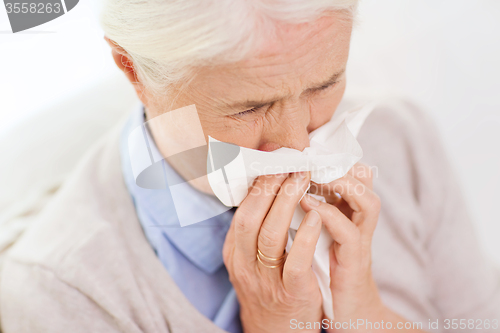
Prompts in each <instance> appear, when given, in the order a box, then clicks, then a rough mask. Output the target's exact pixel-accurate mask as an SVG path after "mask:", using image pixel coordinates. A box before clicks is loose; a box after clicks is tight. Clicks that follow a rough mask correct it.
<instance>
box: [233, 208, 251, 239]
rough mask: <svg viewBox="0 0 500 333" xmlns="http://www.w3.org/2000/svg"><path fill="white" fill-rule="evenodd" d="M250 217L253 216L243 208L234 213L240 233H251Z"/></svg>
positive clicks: (235, 222)
mask: <svg viewBox="0 0 500 333" xmlns="http://www.w3.org/2000/svg"><path fill="white" fill-rule="evenodd" d="M249 216H251V215H250V214H248V212H247V211H246V210H245V209H244V208H243V207H240V208H238V209H237V210H236V212H235V213H234V216H233V221H234V224H235V227H236V228H237V229H238V230H239V232H242V233H247V232H249V231H250V227H249V225H248V221H249Z"/></svg>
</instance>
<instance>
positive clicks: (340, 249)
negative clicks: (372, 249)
mask: <svg viewBox="0 0 500 333" xmlns="http://www.w3.org/2000/svg"><path fill="white" fill-rule="evenodd" d="M300 204H301V206H302V209H304V211H306V212H309V211H311V210H315V211H316V212H318V214H319V215H320V216H321V221H323V225H324V226H325V228H326V230H327V231H328V233H329V234H330V235H331V236H332V238H333V240H334V241H335V243H336V244H335V248H336V250H335V251H336V252H335V257H336V259H337V261H338V263H339V264H341V265H342V266H344V267H347V266H349V265H350V264H355V263H356V262H358V260H359V258H360V255H361V246H360V237H361V233H360V230H359V229H358V228H357V227H356V225H355V224H354V223H352V222H351V220H349V219H348V218H347V217H346V216H345V215H344V214H342V212H341V211H340V210H339V209H338V208H337V207H335V206H332V205H330V204H328V203H324V202H321V201H318V200H316V199H315V198H313V197H312V196H310V195H307V194H306V195H305V196H304V199H302V200H301V202H300Z"/></svg>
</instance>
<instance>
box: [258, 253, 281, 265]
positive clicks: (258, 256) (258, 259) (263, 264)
mask: <svg viewBox="0 0 500 333" xmlns="http://www.w3.org/2000/svg"><path fill="white" fill-rule="evenodd" d="M257 260H258V261H259V262H260V263H261V264H262V265H264V267H267V268H276V267H280V266H281V265H283V263H284V262H285V261H284V260H283V261H282V262H281V263H280V264H279V265H272V266H270V265H266V264H264V263H263V262H262V260H261V259H260V256H259V255H258V254H257Z"/></svg>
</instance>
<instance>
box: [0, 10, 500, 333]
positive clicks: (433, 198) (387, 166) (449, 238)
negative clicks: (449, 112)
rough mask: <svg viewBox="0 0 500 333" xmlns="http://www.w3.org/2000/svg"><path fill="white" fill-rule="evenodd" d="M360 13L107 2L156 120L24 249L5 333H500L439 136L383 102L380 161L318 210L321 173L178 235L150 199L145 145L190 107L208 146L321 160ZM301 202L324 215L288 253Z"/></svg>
mask: <svg viewBox="0 0 500 333" xmlns="http://www.w3.org/2000/svg"><path fill="white" fill-rule="evenodd" d="M356 5H357V1H355V0H329V1H324V0H295V1H243V0H231V1H229V0H228V1H217V2H215V1H196V0H183V1H169V0H163V1H151V0H145V1H117V0H106V2H105V5H104V7H103V12H102V16H101V22H102V26H103V28H104V31H105V34H106V40H107V41H108V43H109V45H110V46H111V48H112V55H113V58H114V60H115V62H116V64H117V66H118V67H119V68H120V69H121V70H122V71H123V72H124V73H125V75H126V77H127V78H128V79H129V80H130V82H131V84H132V85H133V87H134V88H135V91H136V92H137V95H138V96H139V98H140V100H141V105H140V107H139V108H138V109H137V110H136V111H135V112H133V113H132V114H131V115H130V116H129V118H128V121H127V122H126V123H123V122H120V123H119V124H118V125H117V126H116V127H115V128H114V129H113V130H111V131H110V132H109V135H107V136H106V137H105V138H104V139H102V140H101V141H100V142H99V143H98V144H96V145H95V147H94V148H93V149H91V150H90V151H89V152H88V153H87V154H86V155H85V158H83V160H82V161H81V163H80V165H79V166H78V168H77V169H76V170H75V171H74V173H73V174H72V176H71V177H70V178H69V179H68V180H67V181H66V182H65V184H64V186H63V187H62V188H61V189H60V190H59V192H58V193H57V196H56V198H55V199H54V200H53V201H52V202H51V203H50V204H49V205H48V206H47V207H46V209H45V210H44V211H43V212H42V214H41V216H40V218H39V220H38V221H37V222H36V223H35V224H34V225H33V226H32V227H31V228H30V229H29V230H28V231H26V232H25V234H24V235H23V237H22V238H21V239H20V240H19V241H18V242H17V243H16V245H15V246H14V248H13V249H12V250H11V251H10V252H9V255H8V257H7V259H6V261H5V264H4V269H3V275H2V279H1V280H2V286H1V287H2V291H1V324H2V329H3V331H4V332H7V333H9V332H16V333H22V332H65V333H66V332H106V333H108V332H179V333H185V332H224V331H228V332H245V333H254V332H258V333H265V332H274V333H275V332H289V331H299V332H320V331H328V332H335V331H342V332H371V331H373V330H377V331H384V330H387V331H394V330H395V329H396V330H405V331H408V332H420V331H429V332H430V331H433V332H434V331H435V332H445V331H464V332H473V331H476V330H481V331H483V332H484V331H491V332H498V331H500V328H499V323H498V320H499V319H500V278H499V274H498V271H497V270H496V268H495V267H494V266H492V265H491V264H490V263H489V262H488V261H487V260H486V259H484V258H483V257H482V255H481V253H480V251H479V246H478V243H477V241H476V240H475V238H474V233H473V228H472V226H471V223H470V220H469V218H468V216H467V213H466V211H465V209H464V202H463V199H462V197H461V195H460V191H459V189H458V187H457V182H456V179H455V178H454V175H453V172H451V171H450V166H449V164H448V162H447V160H446V158H445V156H446V154H445V153H444V152H443V149H442V147H441V144H440V141H439V140H440V139H439V136H438V135H437V133H436V130H435V128H434V126H433V125H432V123H431V122H429V120H428V118H427V117H426V116H425V114H424V113H422V112H421V111H420V110H419V109H418V108H416V107H415V106H414V105H412V104H410V103H407V102H404V101H399V100H395V101H387V102H384V103H380V104H379V105H378V106H377V107H376V108H375V110H374V111H373V112H372V113H371V115H370V116H369V117H368V119H367V120H366V123H365V124H364V125H363V127H362V129H361V132H360V134H359V137H358V139H359V142H360V144H361V147H362V148H363V150H364V157H363V160H362V162H363V164H357V165H355V167H353V169H352V170H351V171H350V172H349V173H348V174H346V175H345V176H344V177H342V178H340V179H337V180H335V181H333V182H331V183H327V184H322V185H320V186H319V185H316V186H312V189H311V190H309V192H311V193H314V192H315V191H316V193H318V191H320V190H327V191H328V192H329V193H334V192H338V193H339V194H340V196H341V198H340V199H339V198H337V196H335V195H332V196H328V195H327V196H326V202H320V201H318V200H316V199H315V198H314V196H311V195H305V196H303V194H304V192H305V191H306V190H307V187H308V184H309V183H310V174H309V173H308V172H296V173H290V174H279V175H273V176H261V177H259V178H258V179H257V180H256V181H255V182H254V183H253V185H252V188H251V190H250V193H249V195H248V196H247V197H246V198H245V199H244V200H243V202H242V203H241V205H240V206H239V208H238V209H235V210H234V209H233V210H229V211H227V212H225V213H223V214H218V215H217V216H215V217H214V218H212V219H210V220H208V221H204V222H202V223H201V224H199V225H193V226H192V227H183V228H181V227H179V222H178V219H177V216H176V210H175V206H174V203H173V199H172V196H171V193H170V192H169V190H168V188H167V189H161V188H160V189H156V190H155V189H145V188H142V187H140V186H138V185H137V184H136V180H135V178H134V175H133V173H132V170H131V164H130V161H131V159H133V158H134V156H130V154H131V153H130V152H131V151H132V150H130V149H129V148H130V147H129V146H128V144H129V141H128V138H129V134H130V133H131V131H132V130H133V129H134V128H136V127H137V126H141V125H142V124H143V123H144V122H145V121H147V120H152V119H155V118H156V117H159V116H161V115H164V114H167V113H169V112H171V111H173V110H177V109H179V108H182V107H186V106H190V105H193V104H194V105H195V106H196V110H197V112H198V115H199V120H200V124H201V127H202V129H203V134H204V136H205V139H207V138H208V136H211V137H214V138H217V139H218V140H220V141H224V142H230V143H233V144H236V145H238V146H241V147H246V148H251V149H256V150H262V151H273V150H276V149H278V148H281V147H288V148H294V149H297V150H303V149H304V148H306V147H308V146H309V133H310V132H311V131H313V130H315V129H317V128H319V127H321V126H322V125H324V124H326V123H327V122H328V121H329V120H330V118H331V117H332V116H333V114H334V113H335V111H336V110H337V108H338V106H339V104H340V102H341V100H342V97H343V93H344V90H345V87H346V77H345V69H346V63H347V59H348V53H349V42H350V35H351V29H352V26H353V21H354V16H355V10H356ZM170 125H172V124H170ZM173 125H174V126H175V124H173ZM144 130H145V131H148V133H147V135H149V136H150V137H151V138H152V141H151V142H152V143H151V146H150V147H148V149H149V152H150V153H152V152H157V153H158V152H159V153H161V154H162V155H164V156H167V155H168V154H170V151H169V149H171V147H169V142H167V141H168V140H167V139H166V136H165V135H164V133H162V128H161V126H149V127H144ZM177 134H178V136H179V137H177V138H176V139H177V140H178V141H183V140H184V139H185V140H189V136H190V133H177ZM170 146H171V145H170ZM367 165H369V166H375V167H376V170H377V172H376V174H375V173H374V172H371V171H370V170H371V168H368V167H367ZM163 166H164V169H163V170H164V172H165V174H166V175H167V178H169V177H170V179H172V177H174V178H175V177H178V178H180V179H184V180H188V179H192V178H193V177H192V175H191V174H190V172H191V171H190V168H189V167H188V164H187V163H186V164H182V161H181V162H179V163H164V164H163ZM190 186H191V185H190ZM285 187H286V188H288V189H291V190H289V191H282V190H280V189H282V188H285ZM355 187H357V188H361V189H362V191H353V190H352V189H354V188H355ZM178 195H179V196H178V197H177V198H181V199H182V205H184V208H187V211H191V212H193V213H194V212H196V211H199V210H200V209H205V208H207V207H205V206H207V205H208V204H209V202H211V201H210V200H212V199H213V195H212V194H211V193H210V190H209V188H207V186H206V184H204V183H203V182H200V183H193V184H192V187H191V188H190V189H188V190H185V192H183V193H180V194H178ZM298 204H300V206H301V207H302V209H303V210H304V211H305V212H307V214H306V216H305V218H304V220H303V221H302V223H301V225H300V227H299V229H298V231H297V233H296V235H295V239H294V242H293V245H292V247H291V249H290V251H289V252H288V253H286V255H285V256H284V255H283V253H284V251H285V246H286V242H287V233H288V230H289V227H290V222H291V219H292V215H293V212H294V210H295V208H296V206H297V205H298ZM322 226H324V227H325V230H327V231H328V233H329V234H330V235H331V237H332V238H333V240H334V243H333V245H332V247H331V249H330V267H331V268H330V280H331V284H330V289H331V290H330V291H331V295H332V299H333V310H334V315H335V318H329V316H328V315H327V314H325V313H324V312H323V308H322V294H321V293H320V290H319V288H318V280H317V279H316V276H315V274H314V272H313V270H312V268H311V265H312V262H313V255H314V252H315V246H316V243H317V241H318V237H319V235H320V231H321V230H322Z"/></svg>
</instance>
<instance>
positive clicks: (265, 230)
mask: <svg viewBox="0 0 500 333" xmlns="http://www.w3.org/2000/svg"><path fill="white" fill-rule="evenodd" d="M259 242H260V244H261V245H262V246H263V247H265V248H274V247H277V246H278V245H279V243H280V239H279V235H278V232H277V231H276V230H270V229H269V227H266V226H263V227H262V228H261V229H260V233H259Z"/></svg>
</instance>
